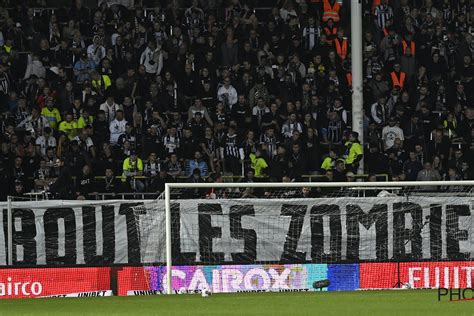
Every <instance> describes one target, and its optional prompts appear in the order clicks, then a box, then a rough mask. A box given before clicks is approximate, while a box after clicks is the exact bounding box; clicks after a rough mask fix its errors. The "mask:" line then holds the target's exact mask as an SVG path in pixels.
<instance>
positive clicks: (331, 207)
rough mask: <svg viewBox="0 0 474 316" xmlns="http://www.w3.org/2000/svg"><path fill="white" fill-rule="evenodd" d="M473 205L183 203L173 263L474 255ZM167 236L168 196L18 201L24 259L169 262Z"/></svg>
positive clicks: (177, 214) (18, 261) (462, 201)
mask: <svg viewBox="0 0 474 316" xmlns="http://www.w3.org/2000/svg"><path fill="white" fill-rule="evenodd" d="M472 202H473V200H472V198H468V197H464V198H456V199H454V198H443V197H439V198H437V197H422V196H414V197H410V198H406V197H384V198H380V197H377V198H333V199H325V198H323V199H289V200H283V199H226V200H176V201H173V202H172V205H171V208H172V218H171V220H172V252H173V261H174V263H175V264H196V263H226V262H227V263H254V262H308V261H312V262H327V263H336V262H358V261H361V260H373V261H381V262H384V261H391V260H396V259H403V260H423V259H424V260H469V259H471V260H472V259H473V258H474V229H473V217H474V211H473V203H472ZM139 205H143V206H139ZM0 206H1V207H2V210H3V216H2V217H0V221H1V223H0V229H2V230H3V233H0V265H6V262H7V259H6V253H7V231H8V230H7V222H6V220H7V209H6V208H7V207H6V204H5V203H3V204H0ZM165 237H166V232H165V212H164V202H163V201H154V202H152V201H100V202H95V201H94V202H88V201H86V202H84V201H41V202H15V203H14V204H13V257H14V258H13V259H14V264H15V265H48V266H55V265H110V264H139V263H153V262H164V261H165V253H166V245H165V240H166V238H165Z"/></svg>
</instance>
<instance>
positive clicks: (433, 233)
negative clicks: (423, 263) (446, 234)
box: [429, 204, 443, 260]
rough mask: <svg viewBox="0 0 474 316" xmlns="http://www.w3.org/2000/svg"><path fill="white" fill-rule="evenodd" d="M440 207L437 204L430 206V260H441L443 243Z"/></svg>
mask: <svg viewBox="0 0 474 316" xmlns="http://www.w3.org/2000/svg"><path fill="white" fill-rule="evenodd" d="M442 214H443V213H442V207H441V205H439V204H431V205H430V220H429V222H430V253H431V256H430V258H431V259H432V260H441V258H442V255H443V251H442V247H443V243H442V240H441V236H442V235H441V215H442Z"/></svg>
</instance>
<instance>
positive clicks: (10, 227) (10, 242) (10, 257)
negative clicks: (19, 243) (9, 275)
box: [7, 196, 13, 266]
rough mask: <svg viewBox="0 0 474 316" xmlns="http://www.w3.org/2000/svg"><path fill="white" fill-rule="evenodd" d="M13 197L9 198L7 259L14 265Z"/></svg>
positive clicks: (10, 264)
mask: <svg viewBox="0 0 474 316" xmlns="http://www.w3.org/2000/svg"><path fill="white" fill-rule="evenodd" d="M12 212H13V210H12V197H11V196H8V198H7V226H8V228H7V235H8V236H7V248H8V253H7V261H8V265H9V266H12V265H13V214H12Z"/></svg>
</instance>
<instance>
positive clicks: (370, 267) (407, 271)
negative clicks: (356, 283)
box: [360, 261, 474, 289]
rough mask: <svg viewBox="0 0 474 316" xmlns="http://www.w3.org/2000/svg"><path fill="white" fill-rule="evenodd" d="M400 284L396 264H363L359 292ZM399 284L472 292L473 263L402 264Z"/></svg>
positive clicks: (473, 279)
mask: <svg viewBox="0 0 474 316" xmlns="http://www.w3.org/2000/svg"><path fill="white" fill-rule="evenodd" d="M397 281H398V268H397V264H396V263H362V264H360V288H361V289H370V288H392V287H393V286H394V285H395V284H396V283H397ZM400 282H401V283H403V284H409V285H410V287H412V288H440V287H441V288H471V287H472V286H473V285H474V262H465V261H457V262H456V261H455V262H405V263H400Z"/></svg>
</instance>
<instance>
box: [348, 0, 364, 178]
mask: <svg viewBox="0 0 474 316" xmlns="http://www.w3.org/2000/svg"><path fill="white" fill-rule="evenodd" d="M350 1H351V33H350V34H351V58H352V60H351V61H352V130H353V131H354V132H357V133H358V134H359V141H360V144H361V145H362V146H364V95H363V86H362V85H363V75H362V74H363V72H362V68H363V61H362V0H350ZM357 173H364V159H362V160H361V161H360V163H359V169H358V170H357Z"/></svg>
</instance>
